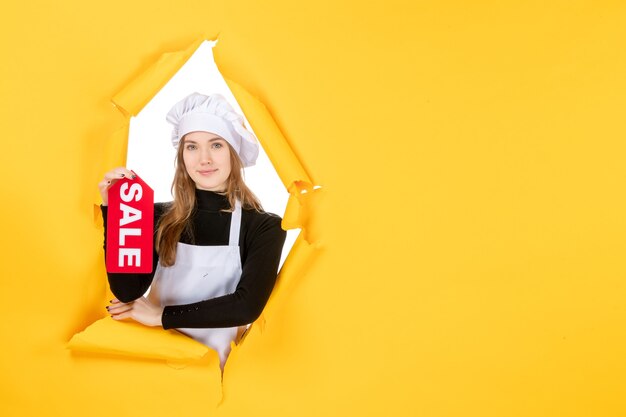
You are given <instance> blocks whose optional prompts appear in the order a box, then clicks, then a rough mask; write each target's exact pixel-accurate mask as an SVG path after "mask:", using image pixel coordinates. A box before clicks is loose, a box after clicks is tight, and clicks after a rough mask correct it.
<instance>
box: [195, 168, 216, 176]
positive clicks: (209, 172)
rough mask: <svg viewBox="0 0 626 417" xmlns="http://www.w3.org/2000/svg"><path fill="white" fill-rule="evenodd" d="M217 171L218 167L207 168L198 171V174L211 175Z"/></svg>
mask: <svg viewBox="0 0 626 417" xmlns="http://www.w3.org/2000/svg"><path fill="white" fill-rule="evenodd" d="M215 171H217V169H207V170H203V171H198V174H200V175H211V174H212V173H214V172H215Z"/></svg>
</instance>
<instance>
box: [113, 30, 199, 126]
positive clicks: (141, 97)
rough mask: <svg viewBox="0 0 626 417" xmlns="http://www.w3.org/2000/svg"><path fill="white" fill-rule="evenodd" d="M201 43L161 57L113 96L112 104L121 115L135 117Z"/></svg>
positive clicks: (195, 43)
mask: <svg viewBox="0 0 626 417" xmlns="http://www.w3.org/2000/svg"><path fill="white" fill-rule="evenodd" d="M202 42H204V39H203V38H200V39H198V40H196V41H195V42H193V43H192V44H191V45H189V47H188V48H187V49H185V50H183V51H177V52H168V53H165V54H163V55H161V56H160V57H159V60H158V61H156V62H155V63H154V64H152V65H151V66H150V68H148V69H147V70H146V71H144V72H143V73H142V74H141V75H139V76H138V77H137V78H135V79H134V80H133V81H131V82H130V83H129V84H128V85H127V86H126V87H124V88H123V89H122V90H121V91H120V92H118V93H117V94H116V95H115V96H113V99H112V101H113V103H114V104H115V105H116V106H117V108H118V109H120V111H122V112H123V113H125V114H129V115H131V116H136V115H137V114H138V113H139V112H140V111H141V109H143V108H144V106H145V105H146V104H148V102H149V101H150V100H151V99H152V98H153V97H154V96H155V94H156V93H158V92H159V90H160V89H161V88H163V86H164V85H165V84H167V82H168V81H169V80H170V78H172V77H173V76H174V74H176V72H177V71H178V70H179V69H180V67H182V66H183V65H184V64H185V62H187V60H188V59H189V57H191V55H193V53H194V52H195V50H196V49H198V47H199V46H200V44H201V43H202Z"/></svg>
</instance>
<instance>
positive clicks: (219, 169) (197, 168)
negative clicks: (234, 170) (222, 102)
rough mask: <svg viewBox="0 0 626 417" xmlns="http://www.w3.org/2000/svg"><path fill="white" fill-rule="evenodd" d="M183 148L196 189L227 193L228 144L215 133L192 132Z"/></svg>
mask: <svg viewBox="0 0 626 417" xmlns="http://www.w3.org/2000/svg"><path fill="white" fill-rule="evenodd" d="M182 146H184V149H183V161H184V162H185V168H186V169H187V174H189V176H190V177H191V179H192V180H193V182H195V183H196V188H198V189H200V190H208V191H226V180H228V176H229V175H230V151H229V149H228V143H227V142H226V141H225V140H224V139H222V138H221V137H220V136H217V135H216V134H214V133H209V132H190V133H188V134H186V135H185V138H184V141H183V144H182Z"/></svg>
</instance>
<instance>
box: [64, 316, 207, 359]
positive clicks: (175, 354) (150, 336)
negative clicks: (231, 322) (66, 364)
mask: <svg viewBox="0 0 626 417" xmlns="http://www.w3.org/2000/svg"><path fill="white" fill-rule="evenodd" d="M67 348H68V349H71V350H74V351H82V352H90V353H99V354H106V355H121V356H128V357H141V358H151V359H162V360H170V361H177V362H178V361H193V360H198V359H200V358H202V357H204V356H205V355H207V354H211V353H215V351H213V350H212V349H209V348H208V347H207V346H205V345H203V344H202V343H200V342H197V341H195V340H194V339H192V338H190V337H188V336H185V335H183V334H181V333H179V332H177V331H175V330H164V329H162V328H159V327H148V326H144V325H143V324H140V323H137V322H134V321H116V320H114V319H112V318H110V317H105V318H103V319H100V320H98V321H96V322H95V323H93V324H91V325H90V326H89V327H87V328H86V329H85V330H84V331H82V332H80V333H77V334H75V335H74V336H73V337H72V339H71V340H70V341H69V342H68V343H67ZM215 356H216V360H217V355H215Z"/></svg>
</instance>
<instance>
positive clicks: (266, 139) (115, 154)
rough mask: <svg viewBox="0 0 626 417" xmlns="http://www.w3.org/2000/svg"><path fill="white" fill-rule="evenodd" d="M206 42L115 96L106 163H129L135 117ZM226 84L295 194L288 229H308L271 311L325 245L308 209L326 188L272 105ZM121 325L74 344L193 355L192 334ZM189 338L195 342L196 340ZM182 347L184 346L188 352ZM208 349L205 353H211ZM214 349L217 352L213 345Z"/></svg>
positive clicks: (95, 328) (148, 354)
mask: <svg viewBox="0 0 626 417" xmlns="http://www.w3.org/2000/svg"><path fill="white" fill-rule="evenodd" d="M203 41H204V40H203V39H198V40H196V41H195V42H193V43H192V44H191V45H190V46H189V47H187V48H186V49H185V50H182V51H179V52H173V53H166V54H164V55H162V56H161V57H160V58H159V60H158V61H157V62H156V63H155V64H153V65H152V66H150V68H149V69H148V70H147V71H146V72H145V73H143V74H141V75H140V76H139V77H137V78H136V79H135V80H133V81H132V82H131V83H130V84H128V85H127V86H126V87H125V88H124V89H122V91H120V92H119V93H118V94H116V95H115V97H114V98H113V101H114V103H115V104H116V106H117V108H118V109H120V110H122V113H123V115H124V118H125V119H126V123H125V124H124V126H123V127H122V128H120V129H118V130H116V131H115V132H114V133H113V135H112V136H111V138H110V140H109V141H108V142H107V143H106V146H105V151H104V155H103V161H102V165H103V166H105V167H112V166H119V165H124V164H125V161H126V152H127V148H128V130H129V125H130V117H131V115H136V114H137V113H138V112H139V111H140V110H141V109H142V108H143V107H144V106H145V105H146V104H147V103H148V102H150V100H151V99H152V98H153V97H154V95H155V94H156V93H157V92H158V91H159V90H160V89H161V88H162V87H163V86H164V85H165V84H166V83H167V82H168V81H169V79H170V78H171V77H172V76H173V75H174V74H176V72H177V71H178V70H179V69H180V67H182V66H183V65H184V63H185V62H186V61H187V60H188V59H189V57H190V56H191V55H192V54H193V52H194V51H195V50H196V49H197V48H198V46H199V45H200V44H201V43H202V42H203ZM226 82H227V84H228V86H229V88H230V89H231V92H232V93H233V95H234V96H235V98H236V100H237V102H238V104H239V105H240V107H241V108H242V110H243V111H244V113H245V115H246V118H247V119H248V121H249V123H250V125H251V126H252V128H253V129H254V130H255V133H256V135H257V137H258V138H259V141H260V142H261V144H262V146H263V149H264V150H265V151H266V153H267V155H268V157H269V159H270V160H271V161H272V164H273V166H274V168H275V169H276V171H277V173H278V175H279V177H280V179H281V181H282V182H283V184H284V186H285V188H287V190H288V192H289V194H290V197H289V200H288V204H287V207H286V209H285V214H284V216H283V222H282V227H283V228H284V229H294V228H302V229H303V231H304V233H301V234H300V236H299V237H298V240H297V241H296V244H295V245H294V247H293V248H292V249H291V251H290V253H289V255H288V257H287V259H286V261H285V264H284V265H283V267H282V269H281V271H280V274H279V276H278V279H277V282H278V284H277V286H276V290H275V291H274V293H273V294H272V296H271V297H270V300H269V302H268V306H267V309H268V310H271V304H274V302H275V301H274V300H275V299H276V298H277V294H281V293H284V292H285V288H286V287H287V286H286V284H287V283H288V282H291V281H292V280H294V279H295V277H296V276H298V275H299V274H302V273H303V269H304V267H305V266H306V265H307V263H308V262H309V261H310V260H311V259H312V256H311V255H312V253H313V250H314V248H316V247H318V246H319V244H318V243H317V244H315V245H311V243H315V242H313V241H311V240H310V237H309V234H308V233H307V230H306V226H307V224H308V222H309V219H310V218H311V216H312V214H311V213H310V212H309V210H308V207H307V206H308V201H310V198H311V196H312V195H313V192H315V193H316V194H317V193H319V192H321V190H314V189H313V183H312V181H311V179H310V177H309V175H308V174H307V173H306V171H305V170H304V168H303V166H302V164H301V163H300V161H299V160H298V158H297V157H296V155H295V153H294V152H293V150H292V149H291V147H290V146H289V144H288V141H287V139H286V138H285V137H284V135H283V134H282V132H281V131H280V129H279V128H278V126H277V124H276V121H275V120H274V119H273V117H272V115H271V114H270V113H269V111H268V109H267V107H266V106H265V105H264V104H263V103H262V102H261V101H260V100H259V99H258V98H256V97H254V96H252V95H251V94H250V93H249V92H248V91H246V90H245V89H244V88H243V87H241V86H240V85H239V84H238V83H237V82H235V81H233V80H228V79H226ZM94 217H95V219H96V224H97V225H100V226H101V224H102V219H101V215H100V209H99V207H98V205H94ZM107 292H109V290H107ZM265 323H266V319H265V315H261V317H259V319H257V320H256V321H255V323H254V324H259V325H260V328H261V329H262V328H263V327H264V325H265ZM120 324H121V323H117V322H115V321H114V320H113V319H102V320H100V321H98V322H96V323H94V324H93V325H91V326H89V327H88V328H87V329H86V330H85V331H84V332H82V333H79V334H77V335H75V336H74V337H73V338H72V341H70V343H69V344H68V347H70V348H71V349H74V350H80V351H88V352H92V353H101V354H123V355H126V356H134V357H145V358H154V357H157V358H161V359H169V360H174V359H177V360H180V359H181V358H176V357H170V356H176V355H177V354H180V355H182V356H183V358H182V359H188V357H187V356H188V354H189V352H188V349H189V347H190V346H191V347H193V346H195V345H193V344H192V345H188V344H185V343H183V344H182V345H181V346H179V347H177V343H178V342H179V341H181V340H183V339H189V338H187V336H182V335H177V336H178V337H176V338H169V339H167V343H165V344H164V342H163V341H161V342H160V344H159V343H157V344H155V343H153V342H151V341H150V340H149V339H150V337H152V338H154V337H156V336H155V335H160V333H155V332H154V331H152V332H148V333H147V332H145V331H138V330H137V329H140V328H141V327H143V325H140V324H136V323H135V324H134V326H127V327H123V328H121V327H120ZM253 327H254V326H253ZM118 329H123V334H124V337H123V338H121V339H120V338H119V335H117V334H116V333H115V332H116V331H117V330H118ZM111 335H115V337H111ZM181 338H182V339H181ZM189 340H192V341H193V339H189ZM193 342H194V343H196V344H197V343H198V342H195V341H193ZM125 344H126V345H128V346H126V345H125ZM241 344H242V342H240V343H239V345H235V344H233V351H235V350H237V349H238V348H239V347H240V346H241ZM202 346H204V345H202ZM205 348H206V347H205ZM155 349H156V350H155ZM163 349H165V352H163ZM177 349H180V352H182V353H180V352H179V351H178V350H177ZM206 349H208V348H206ZM206 349H205V351H204V352H206ZM208 350H210V351H211V352H213V353H215V352H214V351H213V350H211V349H208ZM172 352H173V353H172ZM194 352H195V351H194ZM192 353H193V352H192ZM191 357H192V358H193V357H194V356H193V354H191Z"/></svg>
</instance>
